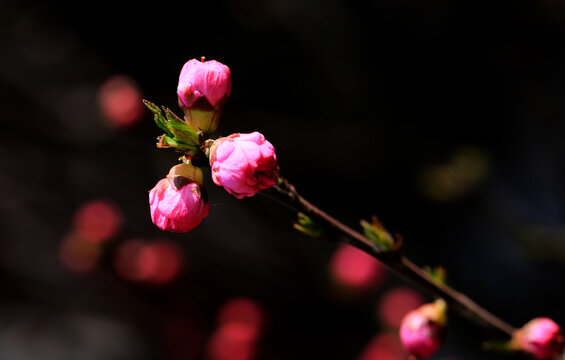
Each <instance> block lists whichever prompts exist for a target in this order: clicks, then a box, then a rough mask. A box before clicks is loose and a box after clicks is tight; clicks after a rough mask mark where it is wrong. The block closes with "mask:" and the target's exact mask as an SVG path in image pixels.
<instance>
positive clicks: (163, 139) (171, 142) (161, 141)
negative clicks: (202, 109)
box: [157, 134, 198, 153]
mask: <svg viewBox="0 0 565 360" xmlns="http://www.w3.org/2000/svg"><path fill="white" fill-rule="evenodd" d="M157 147H158V148H161V149H166V148H175V149H178V150H182V151H185V152H190V153H197V152H198V146H196V145H193V144H186V143H183V142H181V141H177V140H175V139H173V138H171V137H170V136H168V135H166V134H163V135H161V136H159V137H158V138H157Z"/></svg>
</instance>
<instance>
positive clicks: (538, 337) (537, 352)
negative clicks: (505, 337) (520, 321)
mask: <svg viewBox="0 0 565 360" xmlns="http://www.w3.org/2000/svg"><path fill="white" fill-rule="evenodd" d="M563 340H564V339H563V334H562V332H561V328H560V327H559V325H557V324H556V323H555V322H554V321H553V320H551V319H549V318H545V317H540V318H535V319H533V320H530V321H529V322H528V323H527V324H526V325H524V326H523V327H522V328H521V329H519V330H517V331H516V332H515V333H514V336H513V338H512V346H513V348H515V349H518V350H523V351H525V352H527V353H529V354H531V355H533V356H534V357H535V358H536V359H540V360H544V359H552V358H554V357H555V356H557V355H559V354H561V352H562V351H563V345H564V342H563Z"/></svg>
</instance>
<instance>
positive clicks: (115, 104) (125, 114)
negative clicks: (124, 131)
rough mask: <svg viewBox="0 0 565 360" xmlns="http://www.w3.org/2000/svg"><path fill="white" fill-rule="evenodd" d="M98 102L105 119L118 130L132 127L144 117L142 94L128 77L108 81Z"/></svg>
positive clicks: (100, 93) (104, 84)
mask: <svg viewBox="0 0 565 360" xmlns="http://www.w3.org/2000/svg"><path fill="white" fill-rule="evenodd" d="M98 101H99V104H100V108H101V111H102V114H103V116H104V118H105V119H106V120H107V121H108V123H109V124H110V125H112V126H115V127H117V128H127V127H130V126H132V125H133V124H135V123H137V122H138V121H139V120H140V119H141V117H142V115H143V103H142V96H141V92H140V91H139V89H138V88H137V86H136V85H135V84H134V82H133V80H131V79H130V78H128V77H126V76H121V75H117V76H114V77H111V78H109V79H108V80H106V81H105V82H104V83H103V84H102V86H100V89H99V91H98Z"/></svg>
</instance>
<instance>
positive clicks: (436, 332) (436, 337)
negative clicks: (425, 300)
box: [400, 300, 445, 358]
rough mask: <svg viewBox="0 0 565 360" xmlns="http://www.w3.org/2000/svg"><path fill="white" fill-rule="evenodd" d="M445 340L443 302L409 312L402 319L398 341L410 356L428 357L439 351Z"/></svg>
mask: <svg viewBox="0 0 565 360" xmlns="http://www.w3.org/2000/svg"><path fill="white" fill-rule="evenodd" d="M444 338H445V302H443V300H438V301H436V302H434V303H431V304H425V305H422V306H420V307H419V308H418V309H416V310H412V311H410V312H409V313H408V314H406V316H405V317H404V318H403V319H402V324H401V326H400V340H401V341H402V345H403V346H404V348H405V349H406V351H408V352H409V353H410V354H411V355H412V356H415V357H417V358H422V357H428V356H431V355H433V354H434V353H435V352H437V351H438V350H439V348H440V347H441V345H442V344H443V340H444Z"/></svg>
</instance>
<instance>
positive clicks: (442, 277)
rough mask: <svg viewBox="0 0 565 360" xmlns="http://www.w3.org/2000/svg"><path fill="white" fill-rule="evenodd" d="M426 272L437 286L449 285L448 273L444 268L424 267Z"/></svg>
mask: <svg viewBox="0 0 565 360" xmlns="http://www.w3.org/2000/svg"><path fill="white" fill-rule="evenodd" d="M424 271H425V272H426V273H427V274H428V275H429V276H430V277H431V278H432V280H433V281H435V282H436V283H437V284H440V285H446V284H447V272H446V270H445V268H444V267H443V266H436V267H433V268H432V267H431V266H424Z"/></svg>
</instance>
